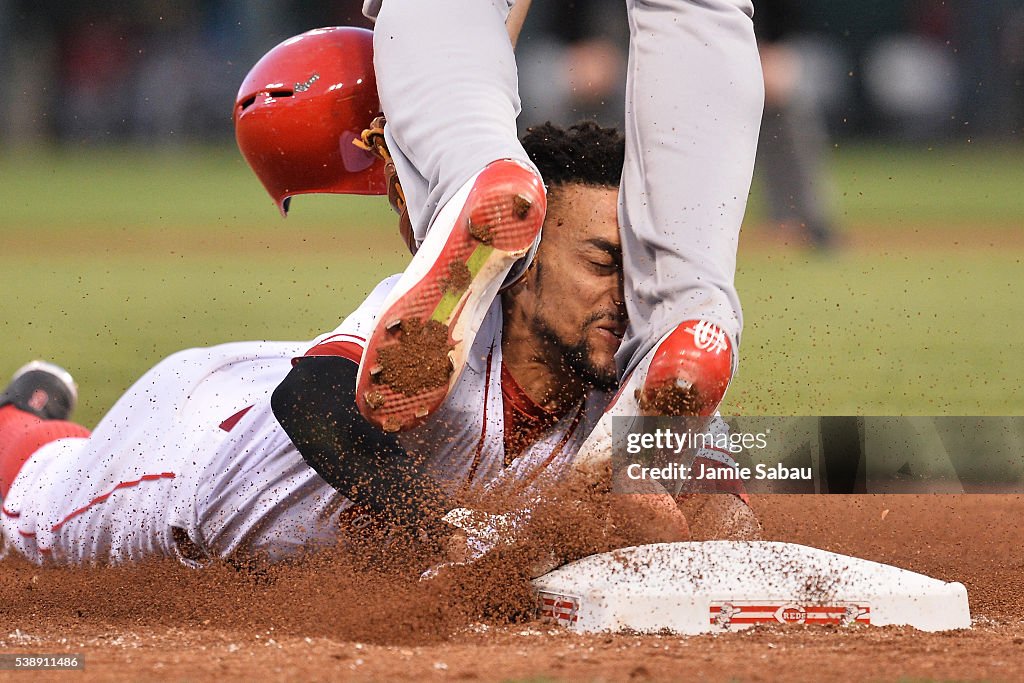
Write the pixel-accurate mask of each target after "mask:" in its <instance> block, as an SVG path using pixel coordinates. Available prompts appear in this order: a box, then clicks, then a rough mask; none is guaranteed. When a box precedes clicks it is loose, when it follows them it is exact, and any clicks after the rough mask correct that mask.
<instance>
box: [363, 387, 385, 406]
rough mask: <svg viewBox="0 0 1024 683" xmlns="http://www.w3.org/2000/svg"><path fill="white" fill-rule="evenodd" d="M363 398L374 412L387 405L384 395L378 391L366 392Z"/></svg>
mask: <svg viewBox="0 0 1024 683" xmlns="http://www.w3.org/2000/svg"><path fill="white" fill-rule="evenodd" d="M363 398H364V399H365V400H366V405H368V406H370V407H371V408H372V409H374V410H378V409H380V408H382V407H384V404H385V403H387V400H386V399H385V398H384V394H382V393H381V392H379V391H367V392H366V394H365V395H364V396H363Z"/></svg>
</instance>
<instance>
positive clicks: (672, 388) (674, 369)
mask: <svg viewBox="0 0 1024 683" xmlns="http://www.w3.org/2000/svg"><path fill="white" fill-rule="evenodd" d="M730 379H732V344H731V343H730V342H729V336H728V335H727V334H726V333H725V332H724V331H722V329H721V328H720V327H718V326H717V325H715V324H714V323H711V322H708V321H706V320H687V321H685V322H682V323H680V324H679V325H677V326H676V328H675V329H674V330H672V331H671V332H669V333H668V334H667V335H666V336H665V337H663V338H662V340H661V342H660V343H659V344H658V346H657V347H656V348H655V349H654V352H653V356H652V358H651V364H650V366H649V367H648V368H647V373H646V375H645V376H644V381H643V385H642V386H641V387H640V388H639V389H636V400H637V404H638V406H639V408H640V412H641V413H642V414H644V415H680V416H686V417H708V416H710V415H714V414H715V411H716V410H718V406H719V404H721V402H722V398H723V397H724V396H725V390H726V389H727V388H728V387H729V380H730Z"/></svg>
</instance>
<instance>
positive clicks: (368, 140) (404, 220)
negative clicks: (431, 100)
mask: <svg viewBox="0 0 1024 683" xmlns="http://www.w3.org/2000/svg"><path fill="white" fill-rule="evenodd" d="M386 124H387V119H385V118H384V117H383V116H378V117H377V118H375V119H374V120H373V121H371V122H370V127H369V128H367V129H366V130H364V131H363V132H362V134H361V135H360V136H359V137H358V138H357V139H355V140H353V141H352V144H354V145H355V146H356V147H359V148H360V149H363V150H366V151H367V152H370V153H371V154H373V155H375V156H378V157H380V158H381V159H383V160H384V178H385V179H386V180H387V184H388V202H390V204H391V208H393V209H394V210H395V213H397V214H398V216H399V218H398V231H399V232H400V233H401V235H402V239H403V240H404V241H405V246H407V247H408V248H409V251H410V252H412V253H413V254H415V253H416V238H415V237H414V236H413V234H412V222H411V221H410V220H409V209H408V208H407V207H406V204H405V192H404V191H403V190H402V182H401V181H400V180H399V178H398V171H397V169H396V168H395V161H394V159H392V158H391V152H390V151H389V150H388V143H387V141H386V140H385V139H384V126H385V125H386Z"/></svg>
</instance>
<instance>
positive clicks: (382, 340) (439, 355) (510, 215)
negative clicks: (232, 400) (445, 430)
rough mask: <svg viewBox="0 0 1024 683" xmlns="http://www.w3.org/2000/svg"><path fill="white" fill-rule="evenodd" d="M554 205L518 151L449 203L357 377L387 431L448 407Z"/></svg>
mask: <svg viewBox="0 0 1024 683" xmlns="http://www.w3.org/2000/svg"><path fill="white" fill-rule="evenodd" d="M546 210H547V199H546V197H545V194H544V184H543V182H542V180H541V178H540V176H539V175H538V174H537V173H536V172H535V171H534V170H533V169H532V168H530V167H529V166H527V165H525V164H522V163H520V162H518V161H513V160H511V159H502V160H499V161H495V162H492V163H490V164H488V165H487V167H486V168H484V169H483V170H482V171H480V173H478V174H477V175H476V176H475V177H473V178H471V179H470V180H469V181H468V182H467V183H466V184H465V185H463V187H462V189H460V190H459V191H458V192H457V193H456V194H455V196H454V197H452V199H451V200H449V201H448V203H447V204H446V205H445V207H444V208H443V209H442V210H441V212H440V213H439V214H438V216H437V218H436V219H435V220H434V223H433V225H432V226H431V228H430V231H429V233H428V234H427V238H426V240H424V242H423V244H422V245H421V246H420V249H419V251H417V252H416V256H415V257H414V258H413V260H412V262H411V263H410V264H409V267H408V268H406V270H405V273H404V274H403V275H402V277H401V279H400V280H399V281H398V284H396V285H395V288H394V289H393V290H392V291H391V293H390V295H389V296H388V298H387V300H386V301H385V303H384V306H383V308H382V310H383V313H382V314H381V315H380V317H378V319H377V326H376V328H375V329H374V331H373V334H372V335H371V336H370V339H369V341H368V342H367V346H366V351H365V352H364V353H363V359H362V362H361V363H360V365H359V376H358V378H357V380H356V404H357V405H358V406H359V410H360V412H361V413H362V414H363V416H364V417H365V418H366V419H367V420H369V421H370V422H371V423H373V424H375V425H377V426H379V427H381V428H382V429H383V430H384V431H388V432H394V431H400V430H405V429H410V428H412V427H415V426H417V425H419V424H421V423H422V422H423V421H424V420H426V419H427V417H428V416H430V415H431V414H432V413H433V412H434V411H435V410H436V409H437V408H438V407H439V406H440V405H441V403H442V402H443V401H444V399H445V397H446V396H447V395H448V390H449V388H450V387H451V386H452V385H454V383H455V381H456V380H457V379H458V378H459V375H460V374H461V373H462V369H463V367H465V364H466V357H467V355H468V353H469V349H470V347H471V346H472V345H473V339H474V338H475V337H476V333H477V330H478V329H479V328H480V324H481V322H482V321H483V318H484V316H485V315H486V314H487V311H488V309H489V308H490V305H491V302H492V301H493V300H494V297H495V296H496V295H497V293H498V289H499V288H500V287H501V284H502V282H503V281H504V280H505V276H506V275H507V274H508V272H509V270H510V269H511V268H512V266H513V264H515V262H516V261H517V260H519V259H520V258H521V257H523V256H525V255H526V254H527V253H528V252H529V250H530V247H531V246H532V245H533V243H534V240H536V238H537V235H538V233H539V232H540V229H541V225H542V224H543V222H544V214H545V211H546Z"/></svg>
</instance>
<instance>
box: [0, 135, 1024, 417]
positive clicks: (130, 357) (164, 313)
mask: <svg viewBox="0 0 1024 683" xmlns="http://www.w3.org/2000/svg"><path fill="white" fill-rule="evenodd" d="M1021 151H1024V150H1021V149H1020V148H1007V149H995V148H982V147H977V148H975V147H972V146H962V147H957V148H945V149H932V150H928V149H894V148H884V147H849V148H846V147H843V148H840V149H839V150H837V151H836V153H835V154H834V160H835V170H836V181H837V186H838V189H839V197H838V199H839V206H840V213H841V215H842V217H843V220H844V222H845V224H846V225H847V227H848V229H850V230H853V231H857V232H858V233H864V234H868V235H874V236H876V237H878V238H879V239H882V240H883V241H882V243H881V248H879V249H875V250H870V251H865V250H851V251H847V252H843V253H840V254H839V255H837V256H834V257H829V258H824V257H818V256H814V255H807V254H803V253H800V252H798V251H793V250H789V249H782V248H771V247H769V248H765V247H764V246H763V245H762V246H761V247H755V248H751V249H744V248H741V254H740V262H739V271H738V276H737V279H738V285H739V287H740V294H741V297H742V299H743V301H744V308H745V316H746V330H745V334H744V339H743V349H742V361H741V372H740V375H739V377H738V378H737V381H736V383H735V384H734V386H733V389H732V390H731V391H730V394H729V397H728V399H727V403H728V405H726V406H724V407H723V410H725V411H726V412H746V413H749V414H883V415H884V414H1019V413H1021V411H1022V410H1024V405H1022V404H1024V401H1022V399H1021V398H1020V394H1021V392H1020V386H1021V384H1022V381H1024V369H1022V368H1024V362H1022V360H1021V359H1022V358H1024V342H1022V341H1021V340H1022V339H1024V277H1022V275H1024V269H1022V264H1021V259H1022V257H1024V253H1022V252H1024V247H1022V245H1024V240H1021V239H1020V237H1019V236H1020V233H1021V232H1022V227H1024V193H1021V192H1020V191H1019V189H1018V188H1020V187H1024V165H1022V164H1020V163H1019V159H1020V158H1021V156H1020V154H1021ZM0 177H2V178H3V182H2V183H0V208H2V211H0V238H2V246H3V248H2V249H0V287H2V288H3V291H4V292H5V293H6V294H7V296H6V298H5V302H4V307H3V312H4V314H3V316H0V342H2V349H3V354H2V357H0V376H8V375H9V373H10V372H11V371H13V370H14V369H15V368H16V367H18V365H20V364H21V363H23V362H24V361H26V360H28V359H30V358H34V357H45V358H50V359H53V360H55V361H57V362H60V363H63V364H65V365H67V366H68V367H69V368H70V369H71V370H72V371H73V372H74V373H75V374H76V376H77V377H78V379H79V382H80V384H81V387H82V397H83V402H82V408H81V410H80V412H79V415H78V417H79V418H80V419H81V421H83V422H85V423H86V424H93V423H95V421H96V420H97V419H98V418H99V417H100V416H101V415H102V413H103V411H104V410H105V409H106V408H108V407H109V406H110V405H111V404H112V403H113V401H114V400H115V399H116V398H117V397H118V395H119V394H120V393H121V392H122V391H123V390H124V389H125V388H126V387H127V386H128V385H129V384H130V383H131V382H132V381H134V379H136V378H137V377H138V376H139V375H140V374H141V373H142V372H144V371H145V369H146V368H148V367H150V366H151V365H152V364H153V363H155V362H156V361H158V360H159V359H161V358H163V357H164V356H166V355H168V354H170V353H172V352H174V351H176V350H179V349H181V348H186V347H190V346H199V345H206V344H214V343H219V342H224V341H235V340H242V339H308V338H312V337H313V336H315V335H316V334H318V333H319V332H321V331H324V330H327V329H331V328H333V327H334V326H335V325H336V324H337V322H338V321H339V320H340V319H341V318H342V317H343V316H344V315H345V314H346V313H347V312H349V311H350V310H351V309H352V308H353V307H354V306H355V305H356V304H358V302H359V301H360V300H361V299H362V297H363V296H365V295H366V293H367V292H368V291H369V290H370V288H371V287H372V286H373V285H374V284H375V283H376V282H377V281H378V280H379V279H381V278H382V277H383V276H385V275H387V274H389V273H392V272H395V271H397V270H400V269H401V267H402V265H403V263H404V262H405V259H406V257H405V255H404V253H403V247H402V245H401V243H400V241H399V239H398V237H397V235H396V234H395V231H394V229H393V224H394V218H393V216H392V214H391V213H390V210H389V209H388V208H387V206H386V203H385V202H384V201H383V200H380V199H378V198H350V197H312V196H311V197H300V198H298V199H296V200H295V201H294V204H293V211H292V215H291V216H290V217H289V218H288V219H287V220H282V219H281V218H280V217H279V216H278V215H277V213H276V210H275V208H274V207H273V204H272V203H271V201H270V200H269V199H268V198H267V196H266V194H265V193H264V192H263V190H262V188H261V187H260V186H259V184H258V183H257V182H256V180H255V178H254V177H253V176H252V175H251V173H250V172H249V170H248V168H247V167H246V166H245V164H244V162H243V161H242V160H241V158H240V157H239V156H238V154H237V153H236V152H235V151H234V150H231V149H203V150H180V151H152V150H141V149H80V150H72V151H68V150H63V151H60V152H57V151H52V150H49V151H48V150H31V151H26V150H18V151H14V152H11V153H8V154H5V155H4V156H3V157H2V158H0ZM758 206H759V205H758V200H757V197H756V196H755V198H754V201H753V202H752V208H751V220H750V221H749V222H748V225H751V226H752V225H756V222H757V220H758V215H759V208H758ZM979 226H981V227H983V228H984V229H985V230H986V235H987V239H988V240H990V241H991V238H992V235H993V234H995V235H996V236H997V237H996V240H997V241H998V236H999V235H1001V234H1004V233H1005V235H1006V236H1007V246H1006V248H1002V249H991V248H990V249H984V250H976V249H964V248H953V247H952V246H951V247H949V248H929V249H923V250H922V249H920V248H918V247H917V246H916V245H915V241H916V242H917V243H922V242H923V243H926V242H927V241H928V236H929V231H936V232H938V231H942V232H944V233H946V234H947V235H948V234H949V233H950V231H952V232H953V233H955V234H961V233H962V234H963V236H964V240H963V242H964V243H965V244H968V245H970V244H971V239H970V238H971V234H972V231H973V230H975V229H976V228H978V227H979ZM901 235H910V236H911V237H913V239H912V240H911V241H910V242H906V241H904V242H901V241H900V239H899V237H900V236H901ZM883 238H885V239H887V238H892V242H891V246H886V245H887V242H886V241H885V239H883ZM876 252H877V253H876Z"/></svg>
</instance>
